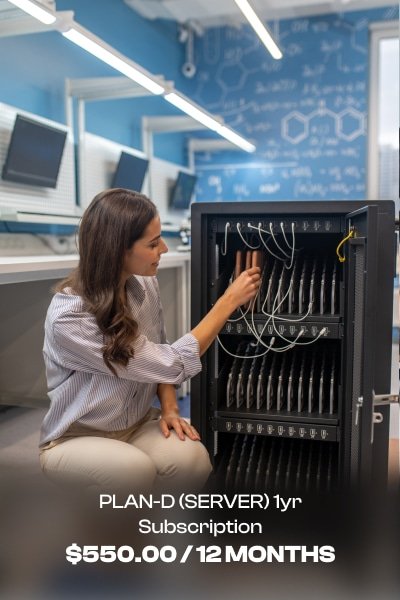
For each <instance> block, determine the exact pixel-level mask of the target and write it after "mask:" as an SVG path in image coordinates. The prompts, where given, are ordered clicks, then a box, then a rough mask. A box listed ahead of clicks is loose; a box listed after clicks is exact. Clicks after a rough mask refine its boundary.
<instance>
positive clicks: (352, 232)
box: [336, 227, 355, 263]
mask: <svg viewBox="0 0 400 600" xmlns="http://www.w3.org/2000/svg"><path fill="white" fill-rule="evenodd" d="M354 233H355V230H354V227H351V228H350V231H349V233H348V234H347V235H346V237H345V238H343V239H342V241H341V242H340V243H339V245H338V247H337V248H336V255H337V257H338V259H339V262H341V263H344V261H345V260H346V257H345V256H342V255H341V254H340V248H341V247H342V246H343V244H345V243H346V242H347V240H349V239H350V238H352V237H354Z"/></svg>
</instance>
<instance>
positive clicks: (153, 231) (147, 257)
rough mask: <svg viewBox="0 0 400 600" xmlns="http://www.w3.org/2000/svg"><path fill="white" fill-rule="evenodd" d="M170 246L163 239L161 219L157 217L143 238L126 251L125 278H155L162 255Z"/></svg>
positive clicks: (147, 228)
mask: <svg viewBox="0 0 400 600" xmlns="http://www.w3.org/2000/svg"><path fill="white" fill-rule="evenodd" d="M165 252H168V246H167V245H166V244H165V242H164V240H163V239H162V237H161V223H160V217H159V216H158V215H157V216H156V217H154V219H152V220H151V221H150V223H149V224H148V225H147V227H146V229H145V231H144V233H143V236H142V237H141V238H140V239H139V240H137V241H136V242H135V243H134V244H133V245H132V246H131V248H129V249H128V250H126V251H125V256H124V265H123V276H125V277H129V276H130V275H144V276H154V275H156V273H157V268H158V264H159V262H160V257H161V254H164V253H165Z"/></svg>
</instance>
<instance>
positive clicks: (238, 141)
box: [217, 125, 256, 152]
mask: <svg viewBox="0 0 400 600" xmlns="http://www.w3.org/2000/svg"><path fill="white" fill-rule="evenodd" d="M217 133H219V134H220V135H222V137H224V138H225V139H226V140H228V141H229V142H232V144H235V145H236V146H239V148H242V150H246V152H254V151H255V149H256V147H255V146H254V144H251V143H250V142H248V141H247V140H245V139H244V138H242V136H240V135H239V134H237V133H235V132H234V131H232V129H229V127H226V126H225V125H223V126H222V127H220V128H219V129H218V130H217Z"/></svg>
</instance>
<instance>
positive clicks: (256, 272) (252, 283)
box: [222, 267, 261, 312]
mask: <svg viewBox="0 0 400 600" xmlns="http://www.w3.org/2000/svg"><path fill="white" fill-rule="evenodd" d="M260 282H261V269H260V267H251V269H247V270H246V271H243V272H242V273H241V274H240V275H239V277H237V278H236V279H235V280H234V281H233V283H231V285H230V286H229V287H228V288H227V290H226V292H225V293H224V294H223V296H222V298H223V299H226V300H227V302H229V303H230V305H231V306H232V312H233V311H234V310H236V309H237V308H239V306H243V305H244V304H247V302H249V301H250V300H252V299H253V298H254V297H255V296H256V294H257V292H258V289H259V287H260Z"/></svg>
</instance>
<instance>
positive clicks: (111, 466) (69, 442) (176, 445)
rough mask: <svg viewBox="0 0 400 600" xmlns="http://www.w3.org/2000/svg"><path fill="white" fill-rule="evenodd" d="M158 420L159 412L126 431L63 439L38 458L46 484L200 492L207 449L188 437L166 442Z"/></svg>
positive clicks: (205, 474)
mask: <svg viewBox="0 0 400 600" xmlns="http://www.w3.org/2000/svg"><path fill="white" fill-rule="evenodd" d="M158 418H159V411H158V410H156V409H151V410H150V411H149V412H148V413H147V415H146V417H145V418H144V419H143V420H142V421H141V422H140V425H139V426H138V427H137V428H132V429H131V430H129V431H128V432H126V431H124V432H113V433H111V434H107V437H101V436H100V434H95V435H82V434H80V435H77V436H73V437H66V438H63V440H62V441H59V443H57V444H56V445H54V446H52V447H50V448H49V449H46V450H43V451H42V452H41V453H40V463H41V466H42V469H43V471H44V472H45V474H46V475H47V476H48V477H49V478H50V479H53V480H57V481H58V482H64V483H75V484H79V485H83V486H85V487H89V486H90V487H93V488H95V489H98V490H99V491H102V490H109V491H116V490H125V491H129V492H146V491H152V492H155V493H157V492H159V493H161V492H166V491H170V492H176V491H179V490H198V489H201V487H202V486H203V485H204V483H205V482H206V480H207V478H208V476H209V474H210V472H211V464H210V459H209V456H208V453H207V450H206V449H205V447H204V446H203V444H202V443H201V442H198V441H196V442H194V441H192V440H190V439H189V438H188V437H186V438H185V441H181V440H180V439H179V438H178V436H177V435H176V433H175V432H174V431H172V430H171V433H170V436H169V437H168V438H165V437H164V435H163V434H162V433H161V430H160V426H159V423H158Z"/></svg>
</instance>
